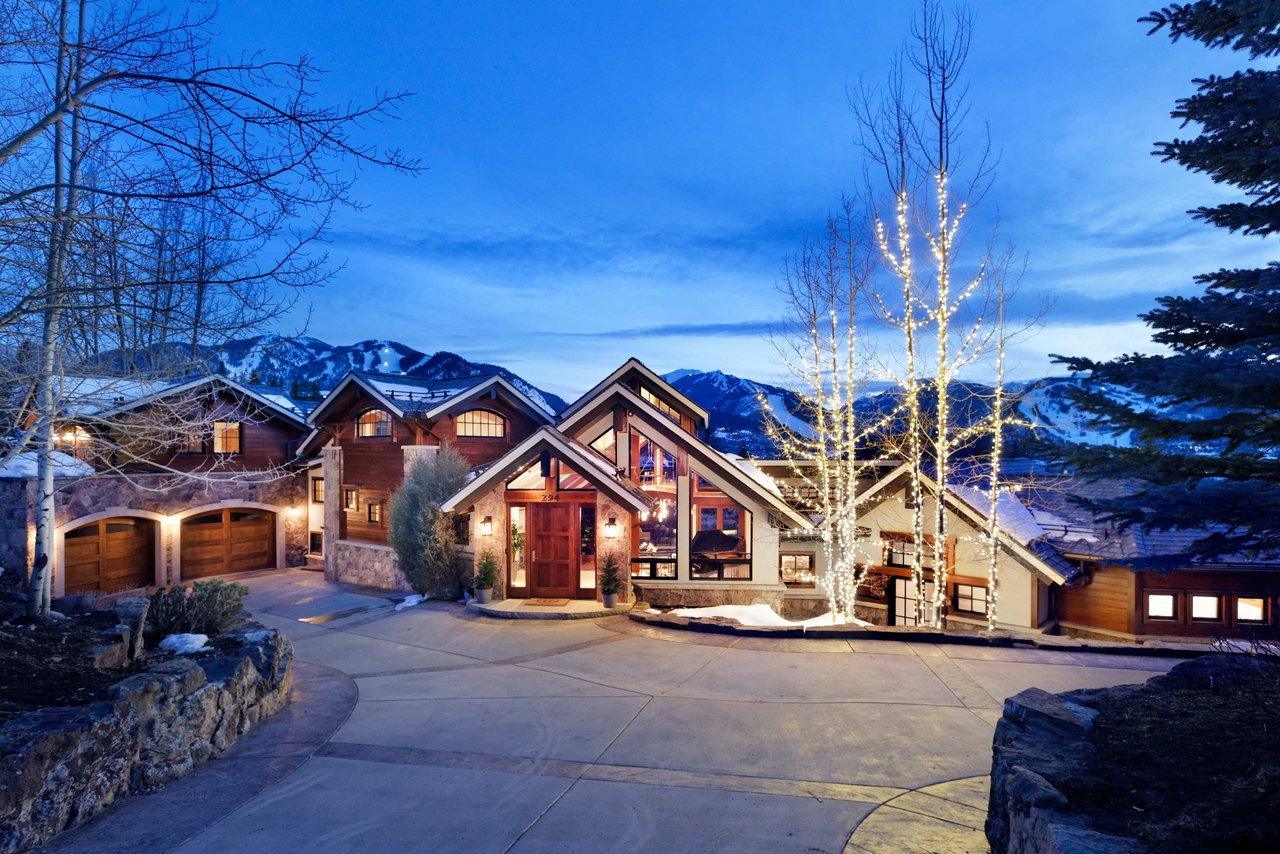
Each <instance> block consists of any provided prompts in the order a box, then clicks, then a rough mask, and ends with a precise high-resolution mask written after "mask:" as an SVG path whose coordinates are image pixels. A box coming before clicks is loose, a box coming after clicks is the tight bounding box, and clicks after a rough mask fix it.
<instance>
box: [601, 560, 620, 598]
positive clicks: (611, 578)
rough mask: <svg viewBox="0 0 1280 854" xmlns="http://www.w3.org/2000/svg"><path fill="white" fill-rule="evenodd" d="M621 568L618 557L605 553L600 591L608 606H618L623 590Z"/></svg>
mask: <svg viewBox="0 0 1280 854" xmlns="http://www.w3.org/2000/svg"><path fill="white" fill-rule="evenodd" d="M619 569H620V567H619V566H618V559H617V558H616V557H615V556H613V555H611V554H610V555H605V558H604V565H603V566H601V567H600V593H601V595H602V596H603V598H604V606H605V607H606V608H616V607H618V594H619V593H621V592H622V578H621V576H620V575H619V574H618V572H619Z"/></svg>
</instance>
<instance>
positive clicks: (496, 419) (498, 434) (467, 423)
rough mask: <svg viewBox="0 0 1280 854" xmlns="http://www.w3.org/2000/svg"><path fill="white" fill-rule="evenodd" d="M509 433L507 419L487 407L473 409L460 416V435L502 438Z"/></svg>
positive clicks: (462, 436) (465, 436) (478, 437)
mask: <svg viewBox="0 0 1280 854" xmlns="http://www.w3.org/2000/svg"><path fill="white" fill-rule="evenodd" d="M506 435H507V419H505V418H503V417H502V416H501V415H499V414H498V413H496V412H490V411H488V410H487V409H472V410H469V411H467V412H464V413H462V414H461V415H459V416H458V437H459V438H462V439H501V438H503V437H504V436H506Z"/></svg>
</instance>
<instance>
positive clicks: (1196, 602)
mask: <svg viewBox="0 0 1280 854" xmlns="http://www.w3.org/2000/svg"><path fill="white" fill-rule="evenodd" d="M1191 619H1192V620H1195V621H1196V622H1206V623H1217V622H1220V621H1221V620H1222V597H1220V596H1214V595H1212V594H1205V593H1193V594H1191Z"/></svg>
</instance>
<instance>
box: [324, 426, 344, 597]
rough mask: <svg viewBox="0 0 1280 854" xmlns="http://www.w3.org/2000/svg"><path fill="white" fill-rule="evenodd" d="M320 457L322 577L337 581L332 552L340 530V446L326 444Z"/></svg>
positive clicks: (335, 565) (336, 570)
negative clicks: (322, 485) (322, 500)
mask: <svg viewBox="0 0 1280 854" xmlns="http://www.w3.org/2000/svg"><path fill="white" fill-rule="evenodd" d="M320 457H321V463H320V473H321V474H322V475H323V476H324V577H325V578H326V579H327V580H329V581H337V579H338V568H337V564H336V563H335V559H336V555H335V554H334V552H335V551H336V550H337V549H336V547H335V543H337V541H338V535H339V532H340V531H341V530H342V448H341V447H339V446H338V445H326V446H325V447H324V448H322V449H321V450H320Z"/></svg>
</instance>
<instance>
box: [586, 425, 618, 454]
mask: <svg viewBox="0 0 1280 854" xmlns="http://www.w3.org/2000/svg"><path fill="white" fill-rule="evenodd" d="M617 445H618V434H617V433H615V432H613V428H612V427H610V428H609V429H608V430H606V431H604V432H603V433H602V434H600V435H599V436H597V437H596V439H595V440H594V441H593V442H592V443H591V447H592V449H593V450H595V451H596V453H598V454H600V456H602V457H604V458H605V459H606V460H608V461H609V462H611V463H616V462H617V461H618V447H617Z"/></svg>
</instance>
